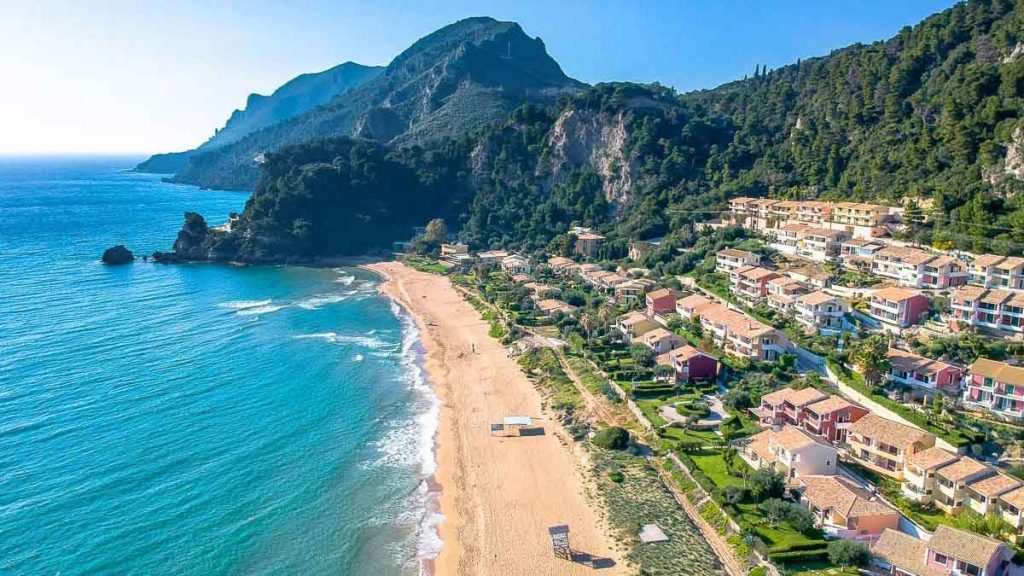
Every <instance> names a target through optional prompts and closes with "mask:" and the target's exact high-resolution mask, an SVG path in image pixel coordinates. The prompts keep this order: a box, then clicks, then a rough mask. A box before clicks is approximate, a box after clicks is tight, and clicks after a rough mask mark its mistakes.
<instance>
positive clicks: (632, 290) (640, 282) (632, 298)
mask: <svg viewBox="0 0 1024 576" xmlns="http://www.w3.org/2000/svg"><path fill="white" fill-rule="evenodd" d="M652 287H654V280H651V279H649V278H638V279H631V280H627V281H626V282H623V283H622V284H619V285H618V286H616V287H615V302H616V303H618V304H621V303H626V304H632V303H633V302H639V301H641V300H643V298H644V295H645V294H647V291H648V290H650V289H651V288H652ZM674 305H675V302H673V309H674Z"/></svg>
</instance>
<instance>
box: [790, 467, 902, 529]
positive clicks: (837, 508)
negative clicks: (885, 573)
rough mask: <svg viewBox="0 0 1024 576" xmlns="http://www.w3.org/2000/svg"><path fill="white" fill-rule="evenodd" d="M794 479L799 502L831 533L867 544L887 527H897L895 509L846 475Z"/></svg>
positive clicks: (818, 525) (820, 525)
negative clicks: (796, 484)
mask: <svg viewBox="0 0 1024 576" xmlns="http://www.w3.org/2000/svg"><path fill="white" fill-rule="evenodd" d="M797 482H798V485H799V488H798V489H797V491H798V493H799V494H800V504H802V505H804V506H806V507H807V510H808V511H810V512H811V514H813V515H814V518H815V525H816V526H817V527H818V528H820V529H822V530H823V531H824V532H825V533H826V534H828V535H830V536H836V537H839V538H846V539H848V540H856V541H859V542H869V543H870V542H874V541H875V540H877V539H878V538H879V537H880V536H881V535H882V533H883V532H885V531H886V530H887V529H888V530H897V529H899V525H900V512H899V511H898V510H896V509H895V508H893V507H892V506H890V505H888V504H886V503H885V502H884V501H883V500H882V499H881V498H879V497H878V496H876V495H875V494H872V493H871V492H868V491H867V490H865V489H864V488H863V487H861V486H859V485H858V484H856V483H854V482H853V481H852V480H850V479H849V478H846V477H845V476H804V477H802V478H800V479H799V480H798V481H797Z"/></svg>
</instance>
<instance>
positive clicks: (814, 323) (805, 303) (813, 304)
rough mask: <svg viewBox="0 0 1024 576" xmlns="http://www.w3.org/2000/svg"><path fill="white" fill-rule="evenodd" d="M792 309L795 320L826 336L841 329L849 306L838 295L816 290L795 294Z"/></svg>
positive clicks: (844, 323)
mask: <svg viewBox="0 0 1024 576" xmlns="http://www.w3.org/2000/svg"><path fill="white" fill-rule="evenodd" d="M793 310H794V311H795V312H796V321H797V322H799V323H800V324H802V325H804V326H805V327H807V329H808V330H810V331H812V332H814V333H816V334H822V335H826V336H828V335H833V334H838V333H840V332H842V331H843V328H844V326H845V325H846V319H845V316H846V314H847V313H848V312H849V311H850V306H849V304H847V303H846V301H845V300H843V299H842V298H840V297H838V296H833V295H831V294H829V293H827V292H822V291H818V292H811V293H810V294H804V295H802V296H797V297H796V300H795V303H794V306H793Z"/></svg>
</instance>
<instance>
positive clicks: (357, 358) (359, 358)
mask: <svg viewBox="0 0 1024 576" xmlns="http://www.w3.org/2000/svg"><path fill="white" fill-rule="evenodd" d="M352 361H353V362H362V361H363V355H362V354H356V355H355V356H353V357H352Z"/></svg>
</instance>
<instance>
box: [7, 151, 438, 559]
mask: <svg viewBox="0 0 1024 576" xmlns="http://www.w3.org/2000/svg"><path fill="white" fill-rule="evenodd" d="M137 160H138V159H136V158H0V573H2V574H61V575H69V574H147V575H148V574H203V575H207V574H246V575H249V574H302V575H307V574H311V575H312V574H375V575H376V574H380V575H388V574H416V573H417V572H418V571H419V564H420V562H419V560H420V558H422V557H424V556H429V555H430V554H431V551H432V550H436V537H435V536H434V533H435V531H434V529H433V527H432V523H433V521H434V519H435V515H434V514H432V513H431V512H430V510H431V509H432V507H431V500H432V498H433V497H434V496H436V495H434V494H432V493H430V492H428V491H427V489H426V486H427V483H426V482H425V479H426V478H427V477H428V476H429V475H430V473H431V472H432V466H433V455H432V449H433V440H432V438H433V433H434V430H435V428H436V418H437V401H436V399H435V398H434V397H433V395H432V394H431V392H430V391H429V389H428V388H427V386H426V383H425V381H424V377H423V375H422V372H421V371H420V370H419V367H418V366H419V358H418V356H419V354H420V352H419V350H418V344H417V340H416V333H415V327H414V326H413V324H412V323H411V322H410V321H409V319H408V318H406V317H404V316H403V315H402V313H401V312H400V311H399V310H398V309H397V308H395V307H394V306H393V305H392V304H391V303H390V302H389V301H388V300H386V299H385V298H383V297H382V296H380V295H379V294H378V292H377V286H376V284H375V281H374V279H373V278H372V277H371V276H369V275H367V274H366V273H363V272H361V271H357V270H354V269H345V268H336V269H309V268H294V267H235V266H221V265H187V266H161V265H155V264H149V263H143V262H141V261H139V262H136V263H135V264H134V265H131V266H123V267H107V266H104V265H102V264H100V263H99V261H98V259H99V256H100V254H101V253H102V251H103V249H104V248H106V247H108V246H110V245H113V244H118V243H123V244H126V245H127V246H128V247H129V248H130V249H132V250H134V251H135V252H136V255H137V256H141V254H143V253H146V254H148V253H151V252H152V251H153V250H157V249H167V248H169V247H170V245H171V243H172V242H173V240H174V236H175V234H176V233H177V230H178V229H179V227H180V226H181V223H182V221H183V213H184V212H185V211H186V210H196V211H199V212H201V213H202V214H204V215H205V216H206V217H207V219H208V221H209V222H211V223H212V224H218V223H220V222H222V221H224V220H225V219H226V217H227V215H228V213H229V212H232V211H239V210H241V208H242V206H243V204H244V203H245V200H246V197H247V195H246V194H241V193H237V192H219V191H204V190H198V189H196V188H191V187H185V186H176V185H170V184H164V183H161V182H160V179H159V177H157V176H153V175H142V174H134V173H130V172H125V171H124V169H125V168H127V167H130V166H132V165H134V163H135V162H136V161H137Z"/></svg>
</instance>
